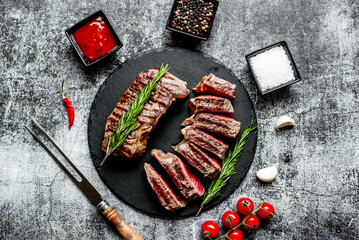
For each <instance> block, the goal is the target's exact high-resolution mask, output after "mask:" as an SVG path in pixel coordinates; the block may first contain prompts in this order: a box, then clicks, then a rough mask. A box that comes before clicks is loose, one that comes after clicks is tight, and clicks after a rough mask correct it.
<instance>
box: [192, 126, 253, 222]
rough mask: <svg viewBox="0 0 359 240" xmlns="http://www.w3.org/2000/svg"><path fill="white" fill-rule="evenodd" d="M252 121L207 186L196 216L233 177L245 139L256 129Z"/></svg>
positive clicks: (218, 194)
mask: <svg viewBox="0 0 359 240" xmlns="http://www.w3.org/2000/svg"><path fill="white" fill-rule="evenodd" d="M252 126H253V119H252V121H251V123H250V124H248V126H247V127H246V129H244V131H243V133H242V136H241V137H240V138H238V139H237V142H236V144H235V146H234V148H233V149H232V150H230V151H229V153H228V155H227V156H226V158H224V159H223V161H222V166H221V167H222V169H221V172H220V173H219V175H218V176H217V177H216V178H215V179H214V180H213V181H212V182H211V184H210V185H209V187H208V189H207V191H206V192H205V193H204V196H203V200H202V204H201V207H200V209H199V210H198V212H197V215H196V216H198V214H200V212H201V211H202V209H203V206H204V205H206V204H207V203H209V202H210V201H212V200H213V199H214V198H216V197H218V196H220V195H221V189H222V188H223V187H224V186H225V185H226V183H227V182H228V180H229V179H230V178H231V176H232V175H234V174H235V173H236V172H235V166H236V164H237V161H238V158H239V156H240V155H241V154H242V150H243V146H244V144H246V139H247V138H248V136H249V134H250V132H252V131H253V130H255V129H256V128H257V126H256V127H253V128H252Z"/></svg>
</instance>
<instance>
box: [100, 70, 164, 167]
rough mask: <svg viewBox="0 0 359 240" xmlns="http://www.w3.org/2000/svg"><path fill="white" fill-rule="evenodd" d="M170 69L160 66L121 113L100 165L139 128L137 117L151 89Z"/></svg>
mask: <svg viewBox="0 0 359 240" xmlns="http://www.w3.org/2000/svg"><path fill="white" fill-rule="evenodd" d="M169 69H170V67H168V64H166V65H163V64H162V65H161V67H160V70H158V72H157V75H156V77H155V79H154V80H152V81H151V82H150V83H149V84H148V85H147V86H146V87H144V88H143V89H142V91H141V92H140V93H139V94H138V95H137V97H136V100H135V101H134V102H133V103H132V104H130V105H129V107H128V111H123V112H122V115H121V118H120V120H119V122H118V124H117V127H116V129H115V130H114V131H113V133H112V134H111V136H110V138H109V139H107V149H106V156H105V158H104V159H103V160H102V162H101V165H102V164H103V163H104V162H105V161H106V159H107V158H108V157H109V156H110V155H111V154H112V153H113V151H115V150H116V149H117V148H118V147H120V146H121V145H122V144H123V142H124V141H125V140H126V138H127V136H128V135H129V134H130V133H131V132H132V131H134V130H136V129H137V128H138V126H139V124H138V121H137V116H138V114H140V112H141V111H142V109H143V106H144V105H145V103H146V102H147V101H148V99H149V98H150V96H151V93H152V91H153V89H155V87H156V86H157V83H158V81H159V80H160V79H161V78H162V77H163V75H164V74H165V73H166V72H167V71H168V70H169Z"/></svg>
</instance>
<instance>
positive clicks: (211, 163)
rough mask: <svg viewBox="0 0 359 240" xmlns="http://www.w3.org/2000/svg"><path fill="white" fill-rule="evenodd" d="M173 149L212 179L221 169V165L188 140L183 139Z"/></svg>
mask: <svg viewBox="0 0 359 240" xmlns="http://www.w3.org/2000/svg"><path fill="white" fill-rule="evenodd" d="M173 149H174V150H175V151H176V152H178V153H180V154H181V155H182V156H183V157H185V158H186V159H187V161H188V163H189V164H191V165H192V166H193V167H194V168H196V169H197V170H198V171H200V172H201V173H202V174H203V175H204V176H205V177H208V178H209V179H213V178H215V177H216V176H217V174H218V173H219V172H220V171H221V165H220V164H219V163H218V162H217V161H216V160H215V159H213V158H211V157H210V156H208V155H207V154H206V153H205V152H203V151H202V150H201V149H199V148H198V147H197V146H196V145H194V144H193V143H191V142H190V141H188V140H183V141H182V142H180V143H179V144H178V145H177V146H174V147H173Z"/></svg>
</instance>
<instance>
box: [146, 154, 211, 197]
mask: <svg viewBox="0 0 359 240" xmlns="http://www.w3.org/2000/svg"><path fill="white" fill-rule="evenodd" d="M151 155H152V156H153V157H154V158H156V159H157V161H158V162H159V163H160V164H161V166H162V167H163V168H164V169H165V170H166V171H167V173H168V174H169V175H170V177H171V178H172V181H173V182H174V184H175V185H176V187H177V188H178V190H179V191H180V192H181V194H182V195H183V196H184V197H186V198H187V199H189V200H193V199H196V198H198V197H201V196H202V195H203V193H204V188H203V186H202V184H201V182H200V181H199V179H198V178H196V177H195V176H194V175H193V174H192V173H191V172H190V171H189V170H188V169H187V167H186V165H185V164H184V163H183V162H182V160H181V159H180V158H179V157H177V156H176V155H174V154H172V153H167V154H165V153H164V152H163V151H161V150H159V149H152V150H151Z"/></svg>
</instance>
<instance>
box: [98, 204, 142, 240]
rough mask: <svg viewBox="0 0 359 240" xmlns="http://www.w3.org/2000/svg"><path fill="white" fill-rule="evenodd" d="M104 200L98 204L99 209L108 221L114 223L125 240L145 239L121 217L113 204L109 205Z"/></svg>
mask: <svg viewBox="0 0 359 240" xmlns="http://www.w3.org/2000/svg"><path fill="white" fill-rule="evenodd" d="M102 202H104V203H103V204H102V205H101V206H98V208H99V211H100V212H101V214H102V215H103V216H105V218H106V219H107V221H108V222H110V223H112V224H113V225H114V227H115V228H116V230H117V232H118V234H120V236H121V238H122V239H123V240H143V238H142V237H141V235H140V234H138V232H136V230H135V229H133V228H132V227H131V226H130V225H128V224H127V223H126V222H125V221H124V220H123V219H122V218H121V217H120V215H119V214H118V212H116V210H115V209H114V208H113V206H109V205H108V204H107V203H106V202H105V201H102ZM102 202H101V203H102ZM101 203H100V204H101ZM100 204H99V205H100Z"/></svg>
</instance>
